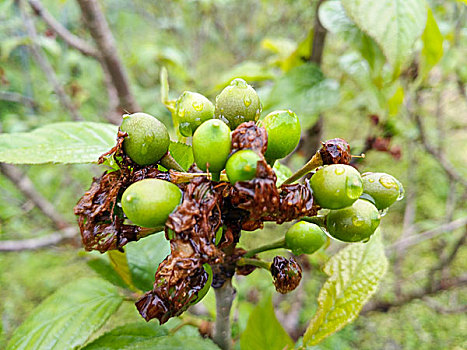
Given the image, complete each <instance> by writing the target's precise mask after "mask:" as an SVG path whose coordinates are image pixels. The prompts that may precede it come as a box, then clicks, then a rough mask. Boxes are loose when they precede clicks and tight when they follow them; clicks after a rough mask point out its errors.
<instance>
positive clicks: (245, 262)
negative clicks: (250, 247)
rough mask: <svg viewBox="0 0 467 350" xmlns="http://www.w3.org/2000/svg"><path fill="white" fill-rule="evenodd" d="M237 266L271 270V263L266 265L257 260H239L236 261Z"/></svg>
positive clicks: (262, 261)
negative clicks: (251, 266)
mask: <svg viewBox="0 0 467 350" xmlns="http://www.w3.org/2000/svg"><path fill="white" fill-rule="evenodd" d="M237 265H238V266H245V265H253V266H257V267H261V268H262V269H265V270H268V271H269V270H270V269H271V263H268V262H266V261H264V260H259V259H249V258H240V259H239V260H238V261H237Z"/></svg>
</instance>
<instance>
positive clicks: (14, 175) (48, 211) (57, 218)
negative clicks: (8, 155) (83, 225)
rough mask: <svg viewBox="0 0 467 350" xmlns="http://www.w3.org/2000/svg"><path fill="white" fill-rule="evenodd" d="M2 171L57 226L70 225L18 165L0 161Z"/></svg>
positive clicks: (60, 227) (59, 227)
mask: <svg viewBox="0 0 467 350" xmlns="http://www.w3.org/2000/svg"><path fill="white" fill-rule="evenodd" d="M0 172H1V173H2V174H3V175H5V176H6V177H7V178H8V179H9V180H10V181H11V182H13V183H14V184H15V186H16V187H17V188H18V190H20V192H21V193H22V194H23V195H24V196H25V197H26V198H28V199H30V200H31V201H32V202H33V203H34V204H35V205H36V207H37V208H39V210H40V211H42V213H44V215H45V216H47V217H48V218H49V219H50V220H51V221H52V222H53V224H54V226H55V227H56V228H58V229H59V230H61V229H64V228H67V227H68V226H69V225H68V223H67V221H66V220H65V218H63V216H62V215H61V214H60V213H59V212H57V211H56V210H55V207H54V205H53V204H52V203H50V202H49V201H48V200H47V199H46V198H44V196H42V195H41V194H40V193H39V192H37V190H36V188H35V186H34V184H33V183H32V181H31V180H30V179H29V178H28V177H27V176H26V175H25V174H23V173H22V171H21V170H19V169H18V168H17V167H16V166H14V165H11V164H3V163H0Z"/></svg>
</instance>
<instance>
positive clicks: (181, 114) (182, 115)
mask: <svg viewBox="0 0 467 350" xmlns="http://www.w3.org/2000/svg"><path fill="white" fill-rule="evenodd" d="M178 116H179V117H180V118H183V117H184V116H185V110H184V109H183V108H180V109H179V110H178Z"/></svg>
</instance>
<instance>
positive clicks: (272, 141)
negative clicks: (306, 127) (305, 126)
mask: <svg viewBox="0 0 467 350" xmlns="http://www.w3.org/2000/svg"><path fill="white" fill-rule="evenodd" d="M261 125H262V126H263V127H264V128H265V129H266V131H267V132H268V148H267V150H266V153H265V154H264V156H265V157H266V159H267V160H268V162H269V163H273V162H274V161H275V160H276V159H282V158H284V157H286V156H287V155H288V154H290V153H291V152H292V151H293V150H294V149H295V147H297V145H298V142H299V141H300V134H301V129H300V120H299V119H298V117H297V115H296V114H295V113H294V112H292V111H291V110H286V111H275V112H271V113H269V114H268V115H267V116H266V117H264V119H263V120H262V121H261Z"/></svg>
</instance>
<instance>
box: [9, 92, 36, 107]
mask: <svg viewBox="0 0 467 350" xmlns="http://www.w3.org/2000/svg"><path fill="white" fill-rule="evenodd" d="M0 101H9V102H16V103H21V104H23V105H25V106H27V107H30V108H37V103H36V102H35V101H34V100H33V99H32V98H30V97H27V96H24V95H21V94H18V93H16V92H11V91H0Z"/></svg>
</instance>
